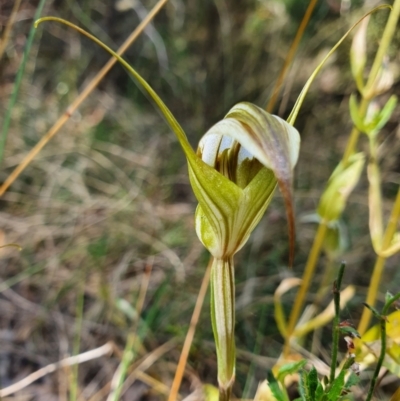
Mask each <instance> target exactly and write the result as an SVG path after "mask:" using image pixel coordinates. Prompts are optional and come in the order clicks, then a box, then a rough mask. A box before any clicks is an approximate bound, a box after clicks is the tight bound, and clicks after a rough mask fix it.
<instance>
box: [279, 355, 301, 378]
mask: <svg viewBox="0 0 400 401" xmlns="http://www.w3.org/2000/svg"><path fill="white" fill-rule="evenodd" d="M306 363H307V361H306V360H305V359H302V360H301V361H297V362H290V363H285V364H284V365H283V366H281V367H280V368H279V370H278V381H280V382H281V383H282V382H283V381H284V380H285V377H286V376H287V375H292V374H293V373H297V372H298V371H299V370H300V369H301V368H303V367H304V366H305V365H306Z"/></svg>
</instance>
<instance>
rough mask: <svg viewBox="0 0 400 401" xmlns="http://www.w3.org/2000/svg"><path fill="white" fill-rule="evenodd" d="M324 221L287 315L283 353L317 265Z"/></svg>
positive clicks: (323, 234) (286, 350)
mask: <svg viewBox="0 0 400 401" xmlns="http://www.w3.org/2000/svg"><path fill="white" fill-rule="evenodd" d="M327 228H328V227H327V224H326V222H324V221H322V222H321V223H320V224H319V226H318V229H317V233H316V235H315V237H314V242H313V245H312V247H311V250H310V253H309V255H308V259H307V263H306V267H305V269H304V273H303V277H302V283H301V285H300V288H299V290H298V292H297V295H296V298H295V301H294V304H293V309H292V312H291V314H290V317H289V323H288V327H287V336H286V339H285V348H284V355H285V356H288V354H289V351H290V339H291V336H292V334H293V332H294V329H295V326H296V323H297V321H298V320H299V317H300V313H301V310H302V308H303V305H304V300H305V296H306V294H307V291H308V289H309V286H310V282H311V279H312V277H313V275H314V271H315V268H316V266H317V262H318V258H319V255H320V253H321V250H322V245H323V242H324V239H325V235H326V231H327Z"/></svg>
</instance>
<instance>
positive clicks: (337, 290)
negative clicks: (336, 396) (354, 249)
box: [329, 262, 346, 384]
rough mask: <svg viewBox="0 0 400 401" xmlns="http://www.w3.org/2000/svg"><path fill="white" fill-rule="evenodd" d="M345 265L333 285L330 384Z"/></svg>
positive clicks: (336, 352) (334, 357)
mask: <svg viewBox="0 0 400 401" xmlns="http://www.w3.org/2000/svg"><path fill="white" fill-rule="evenodd" d="M345 267H346V265H345V263H343V262H342V264H341V265H340V268H339V273H338V277H337V279H336V280H335V282H334V284H333V300H334V303H335V317H334V319H333V340H332V361H331V373H330V376H329V382H330V384H332V383H333V381H334V380H335V373H336V363H337V354H338V348H339V323H340V288H341V286H342V279H343V273H344V268H345Z"/></svg>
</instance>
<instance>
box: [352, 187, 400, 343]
mask: <svg viewBox="0 0 400 401" xmlns="http://www.w3.org/2000/svg"><path fill="white" fill-rule="evenodd" d="M399 218H400V188H399V189H398V190H397V196H396V200H395V203H394V205H393V209H392V213H391V215H390V219H389V223H388V225H387V228H386V231H385V235H384V236H383V241H382V249H386V248H387V247H388V246H389V245H390V243H391V241H392V238H393V235H394V233H395V232H396V228H397V223H398V221H399ZM385 262H386V258H385V257H383V256H378V257H377V258H376V261H375V266H374V270H373V273H372V277H371V281H370V286H369V287H368V293H367V298H366V300H365V302H366V303H367V304H368V305H371V306H374V305H375V300H376V295H377V293H378V289H379V284H380V281H381V277H382V273H383V268H384V267H385ZM371 317H372V312H371V311H370V310H369V309H368V308H364V311H363V314H362V315H361V320H360V324H359V326H358V329H357V330H358V332H359V333H360V334H361V335H363V334H364V333H365V331H366V330H367V328H368V326H369V322H370V320H371Z"/></svg>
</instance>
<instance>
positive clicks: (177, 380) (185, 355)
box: [168, 258, 213, 401]
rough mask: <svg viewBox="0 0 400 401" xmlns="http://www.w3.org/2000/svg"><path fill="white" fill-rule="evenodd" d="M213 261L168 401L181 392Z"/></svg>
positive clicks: (202, 284) (202, 286)
mask: <svg viewBox="0 0 400 401" xmlns="http://www.w3.org/2000/svg"><path fill="white" fill-rule="evenodd" d="M212 261H213V258H210V261H209V263H208V266H207V270H206V272H205V274H204V277H203V281H202V283H201V287H200V291H199V295H198V296H197V300H196V305H195V307H194V311H193V315H192V319H191V321H190V326H189V330H188V332H187V334H186V338H185V342H184V344H183V347H182V352H181V356H180V358H179V362H178V366H177V368H176V371H175V377H174V381H173V382H172V386H171V391H170V393H169V397H168V401H175V400H176V398H177V396H178V391H179V387H180V385H181V382H182V378H183V374H184V372H185V367H186V362H187V359H188V356H189V351H190V347H191V345H192V342H193V337H194V333H195V332H196V326H197V322H198V321H199V316H200V312H201V308H202V306H203V302H204V298H205V296H206V293H207V288H208V284H209V282H210V272H211V266H212Z"/></svg>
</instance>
